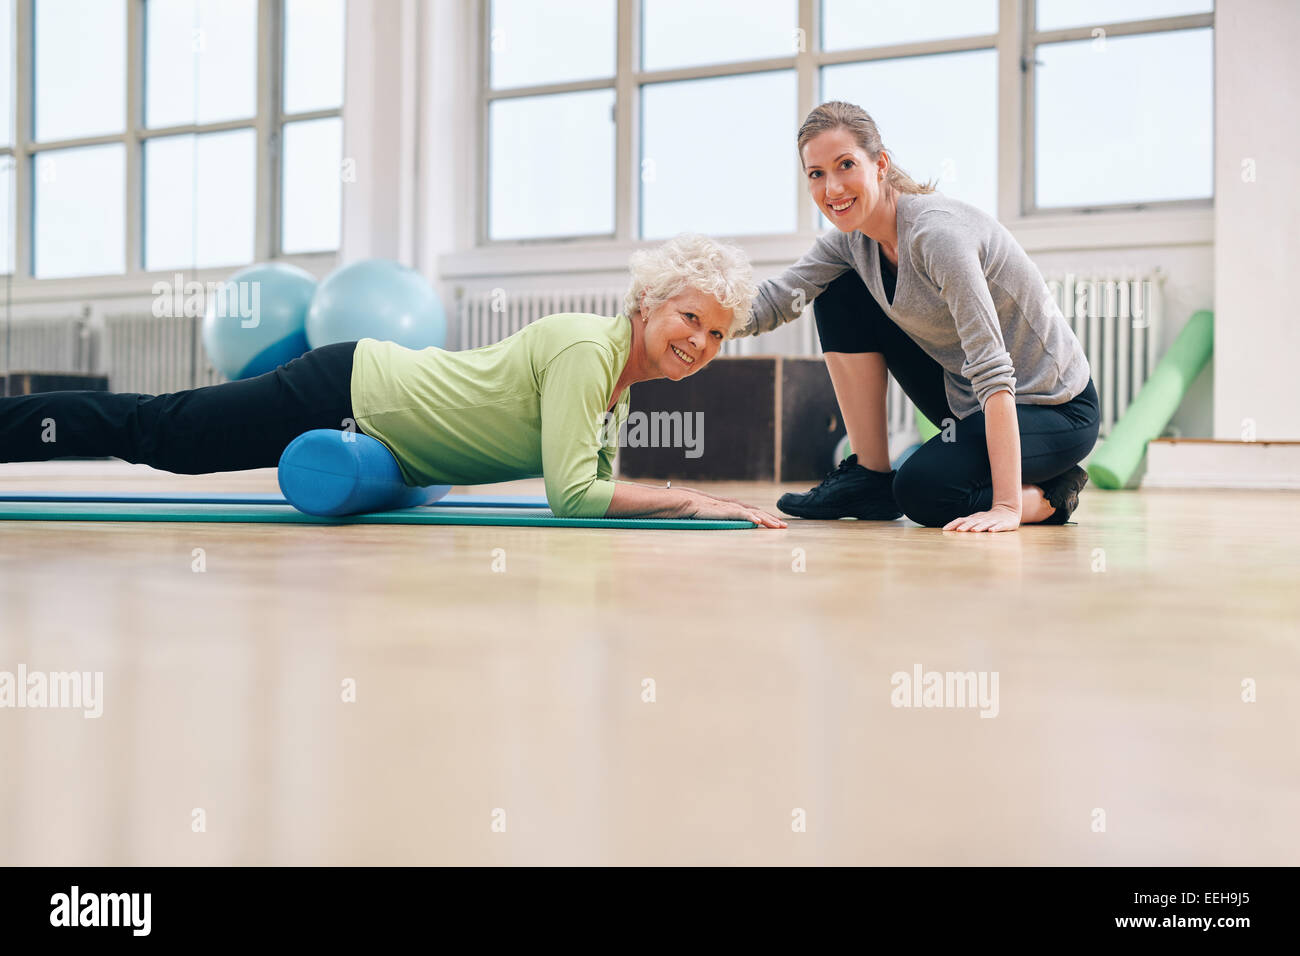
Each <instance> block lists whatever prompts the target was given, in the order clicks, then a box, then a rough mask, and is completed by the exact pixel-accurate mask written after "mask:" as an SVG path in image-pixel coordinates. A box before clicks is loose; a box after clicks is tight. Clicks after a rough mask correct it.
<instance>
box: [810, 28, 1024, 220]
mask: <svg viewBox="0 0 1300 956" xmlns="http://www.w3.org/2000/svg"><path fill="white" fill-rule="evenodd" d="M997 72H998V59H997V53H996V51H994V50H972V51H970V52H968V53H944V54H938V55H935V56H914V57H907V58H905V59H901V60H873V61H871V62H868V63H848V64H845V65H843V66H828V67H824V68H823V69H822V100H823V101H826V100H844V101H846V102H849V103H856V104H857V105H858V106H861V107H862V108H863V109H864V110H866V111H867V113H868V114H870V116H871V118H872V119H873V120H875V121H876V126H877V127H878V128H879V130H880V139H881V142H882V143H883V144H884V147H885V149H886V150H891V151H892V152H891V153H890V155H891V157H892V158H893V160H894V161H895V163H896V164H897V165H898V166H899V167H900V168H901V169H903V170H904V171H905V172H906V173H907V174H908V175H909V176H911V177H912V178H913V179H915V180H916V181H917V182H918V183H927V182H929V181H931V180H937V182H936V183H935V188H936V189H938V190H939V192H941V193H943V194H944V195H946V196H951V197H952V198H954V199H960V200H962V201H963V202H968V203H970V204H971V205H973V206H978V207H979V208H981V209H983V210H984V211H985V212H987V213H988V214H989V215H991V216H995V217H996V216H997V214H998V212H997V208H998V168H997V167H998V76H997ZM823 220H824V217H823ZM823 224H824V225H827V226H829V223H825V222H823Z"/></svg>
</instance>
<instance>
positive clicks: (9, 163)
mask: <svg viewBox="0 0 1300 956" xmlns="http://www.w3.org/2000/svg"><path fill="white" fill-rule="evenodd" d="M344 3H345V0H0V68H2V73H0V223H3V224H4V229H3V237H0V262H2V263H4V269H5V271H7V272H14V271H17V272H18V273H19V274H23V275H31V276H34V277H35V278H38V279H61V278H68V277H73V276H92V275H107V274H115V273H117V274H120V273H135V272H139V271H142V270H143V271H160V270H171V269H182V268H207V267H228V266H238V265H243V264H246V263H248V262H251V261H253V260H255V259H259V258H271V257H273V256H276V255H280V254H292V253H310V252H328V251H332V250H334V249H336V248H337V247H338V243H339V232H340V230H339V213H340V209H341V188H342V175H341V170H340V163H341V160H342V118H341V113H342V102H343V15H344ZM259 77H260V78H261V81H259ZM273 80H274V82H273ZM273 91H275V92H278V93H279V94H280V95H278V96H274V95H272V92H273ZM23 104H27V105H28V106H29V107H30V108H29V109H24V108H23ZM259 208H261V209H263V210H264V211H265V214H263V215H259V214H258V211H259ZM25 237H30V243H27V242H24V241H23V239H24V238H25ZM15 250H16V252H17V254H16V255H15Z"/></svg>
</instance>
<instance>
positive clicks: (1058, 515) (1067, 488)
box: [1038, 465, 1088, 524]
mask: <svg viewBox="0 0 1300 956" xmlns="http://www.w3.org/2000/svg"><path fill="white" fill-rule="evenodd" d="M1087 483H1088V473H1087V472H1086V471H1084V470H1083V469H1082V468H1080V467H1079V466H1078V465H1074V466H1072V467H1071V468H1070V470H1069V471H1067V472H1065V473H1063V474H1060V475H1057V476H1056V477H1055V478H1049V479H1048V480H1047V481H1044V482H1041V483H1040V484H1039V485H1038V487H1040V488H1042V489H1043V497H1044V498H1046V499H1047V503H1048V504H1050V505H1051V506H1052V507H1054V508H1055V509H1056V510H1055V511H1053V512H1052V513H1051V514H1050V515H1048V516H1047V518H1045V519H1044V520H1043V521H1040V522H1039V524H1065V523H1066V522H1067V521H1069V520H1070V515H1072V514H1074V509H1075V508H1077V507H1079V492H1081V491H1083V486H1084V485H1086V484H1087Z"/></svg>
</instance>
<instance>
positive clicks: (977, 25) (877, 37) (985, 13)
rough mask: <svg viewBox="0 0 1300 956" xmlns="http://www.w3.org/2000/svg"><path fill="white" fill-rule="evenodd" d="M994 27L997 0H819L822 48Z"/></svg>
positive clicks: (846, 47)
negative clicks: (820, 2) (864, 0)
mask: <svg viewBox="0 0 1300 956" xmlns="http://www.w3.org/2000/svg"><path fill="white" fill-rule="evenodd" d="M997 32H998V0H872V2H871V3H863V2H862V0H822V49H824V50H854V49H858V48H860V47H871V46H888V45H890V44H891V43H922V42H925V41H926V40H948V39H951V38H953V37H969V36H980V35H981V34H985V33H997Z"/></svg>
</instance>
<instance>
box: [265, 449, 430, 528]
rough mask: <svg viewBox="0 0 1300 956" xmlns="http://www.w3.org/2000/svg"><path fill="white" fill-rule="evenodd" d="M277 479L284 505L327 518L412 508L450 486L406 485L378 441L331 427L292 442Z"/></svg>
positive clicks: (428, 501)
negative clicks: (286, 501) (287, 503)
mask: <svg viewBox="0 0 1300 956" xmlns="http://www.w3.org/2000/svg"><path fill="white" fill-rule="evenodd" d="M278 477H279V480H280V491H282V492H283V493H284V497H285V498H286V499H287V500H288V502H289V504H291V505H293V506H294V507H295V508H297V509H298V510H299V511H301V512H303V513H304V514H309V515H321V516H326V517H341V516H344V515H359V514H369V513H370V512H374V511H398V510H400V509H402V508H417V507H419V506H421V505H430V504H433V503H434V502H435V501H437V500H438V499H439V498H442V497H443V496H444V495H446V494H447V492H449V491H450V490H451V486H450V485H431V486H429V487H426V488H420V487H412V486H410V485H408V484H406V483H405V482H404V481H403V480H402V472H401V469H400V468H398V467H397V459H396V458H394V457H393V453H392V452H391V451H389V450H388V448H387V446H385V445H384V443H383V442H381V441H379V440H378V439H375V438H371V437H370V436H369V435H362V434H361V433H360V432H345V431H335V430H334V429H331V428H317V429H314V430H312V431H309V432H303V434H301V435H299V436H298V437H297V438H295V439H294V440H293V441H291V442H290V443H289V447H288V448H286V449H285V450H284V454H282V455H281V456H280V468H279V474H278Z"/></svg>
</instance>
